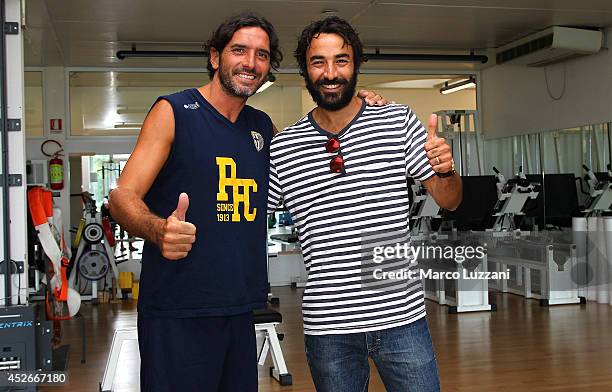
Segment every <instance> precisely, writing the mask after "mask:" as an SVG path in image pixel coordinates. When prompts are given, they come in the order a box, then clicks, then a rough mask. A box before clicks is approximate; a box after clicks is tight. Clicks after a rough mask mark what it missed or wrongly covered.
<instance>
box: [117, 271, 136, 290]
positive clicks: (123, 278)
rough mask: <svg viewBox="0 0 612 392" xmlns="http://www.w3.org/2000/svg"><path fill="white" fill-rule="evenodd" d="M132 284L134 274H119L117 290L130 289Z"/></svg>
mask: <svg viewBox="0 0 612 392" xmlns="http://www.w3.org/2000/svg"><path fill="white" fill-rule="evenodd" d="M133 282H134V274H133V273H131V272H119V288H121V289H131V288H132V283H133Z"/></svg>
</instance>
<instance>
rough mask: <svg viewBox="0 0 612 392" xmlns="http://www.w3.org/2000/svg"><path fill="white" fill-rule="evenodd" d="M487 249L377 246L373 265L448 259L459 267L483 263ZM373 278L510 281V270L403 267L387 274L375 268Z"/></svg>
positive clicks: (400, 245) (481, 247)
mask: <svg viewBox="0 0 612 392" xmlns="http://www.w3.org/2000/svg"><path fill="white" fill-rule="evenodd" d="M485 254H486V248H485V247H484V246H475V247H474V246H425V245H424V246H412V245H409V244H407V243H403V244H400V243H397V244H394V245H387V246H377V247H374V249H373V262H374V263H375V264H382V263H383V262H389V261H392V260H407V261H410V266H414V265H416V264H417V262H418V261H424V260H445V261H446V260H448V261H454V262H455V263H457V264H459V265H460V264H462V263H463V262H465V261H471V260H472V259H478V260H484V259H485ZM372 274H373V276H374V279H377V280H384V279H391V280H406V279H408V280H414V279H492V280H496V279H506V280H507V279H510V270H509V269H507V270H506V271H494V272H491V271H482V270H481V268H478V269H476V270H472V271H470V270H468V269H467V268H457V270H456V271H437V270H434V269H431V268H429V269H426V268H419V269H409V268H401V269H398V270H393V271H385V270H383V268H376V269H374V270H373V271H372Z"/></svg>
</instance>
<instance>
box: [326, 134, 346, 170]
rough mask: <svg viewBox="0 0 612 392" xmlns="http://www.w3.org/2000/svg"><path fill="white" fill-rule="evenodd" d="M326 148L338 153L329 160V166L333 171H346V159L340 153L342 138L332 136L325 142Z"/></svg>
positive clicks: (329, 151) (332, 152) (330, 151)
mask: <svg viewBox="0 0 612 392" xmlns="http://www.w3.org/2000/svg"><path fill="white" fill-rule="evenodd" d="M325 150H326V151H327V152H328V153H330V154H334V153H335V154H336V156H335V157H333V158H332V159H331V161H330V162H329V168H330V170H331V172H332V173H344V159H343V158H342V154H340V140H338V138H335V137H333V138H331V139H329V140H328V141H327V143H325Z"/></svg>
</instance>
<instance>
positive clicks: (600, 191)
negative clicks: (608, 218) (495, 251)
mask: <svg viewBox="0 0 612 392" xmlns="http://www.w3.org/2000/svg"><path fill="white" fill-rule="evenodd" d="M582 167H583V168H584V171H585V172H586V174H585V176H584V179H585V181H586V182H587V184H588V185H589V200H588V201H587V203H586V208H585V209H584V211H583V212H584V214H585V216H601V215H602V214H603V213H604V212H610V211H611V210H610V205H612V168H611V165H610V164H608V167H607V169H608V178H607V179H606V180H603V181H600V180H599V179H598V178H597V176H595V173H593V171H592V170H591V169H590V168H589V167H588V166H587V165H582Z"/></svg>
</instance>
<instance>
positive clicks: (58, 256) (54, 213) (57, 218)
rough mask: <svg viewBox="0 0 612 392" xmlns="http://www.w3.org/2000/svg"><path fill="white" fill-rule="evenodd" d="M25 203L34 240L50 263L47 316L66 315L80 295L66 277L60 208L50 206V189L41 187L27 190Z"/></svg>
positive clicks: (59, 317) (77, 303)
mask: <svg viewBox="0 0 612 392" xmlns="http://www.w3.org/2000/svg"><path fill="white" fill-rule="evenodd" d="M28 207H29V210H30V214H31V216H32V222H33V223H34V227H35V229H36V231H37V233H38V241H39V242H40V244H41V246H42V248H43V250H44V253H45V254H46V255H47V257H48V258H49V260H50V261H51V265H52V266H53V270H52V271H51V273H47V274H46V276H45V278H46V281H47V282H48V284H47V288H48V290H47V295H46V303H47V317H48V318H50V319H54V320H66V319H69V318H70V317H72V316H74V315H75V314H77V312H78V311H79V308H80V306H81V297H80V295H79V294H78V292H76V290H74V289H73V287H74V285H73V284H71V283H69V282H68V281H67V277H66V274H67V270H68V266H69V264H70V261H69V258H68V255H67V249H66V246H65V243H64V236H63V229H62V226H61V212H60V211H59V209H54V208H53V199H52V196H51V191H48V190H46V189H44V188H42V187H33V188H31V189H30V190H28ZM56 224H57V225H58V227H56V226H55V225H56ZM45 270H47V268H45Z"/></svg>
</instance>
